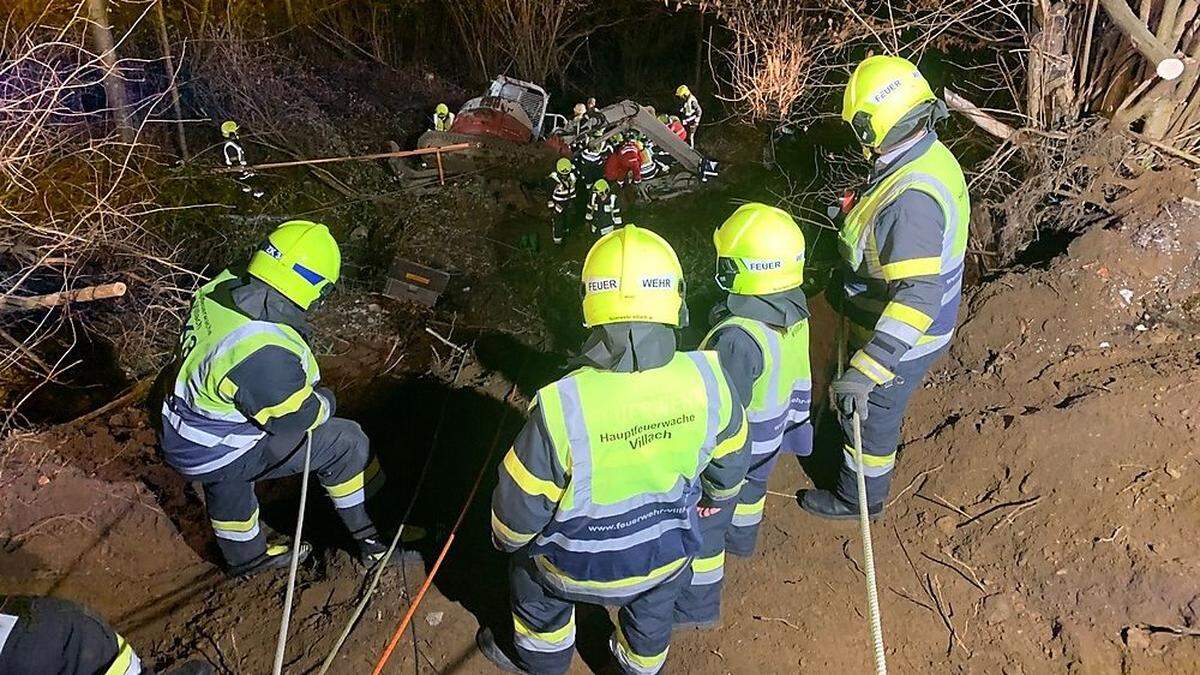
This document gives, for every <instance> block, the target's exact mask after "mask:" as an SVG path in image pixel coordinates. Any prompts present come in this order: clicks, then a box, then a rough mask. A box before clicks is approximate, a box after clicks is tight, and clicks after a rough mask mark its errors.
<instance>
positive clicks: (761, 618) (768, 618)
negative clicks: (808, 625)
mask: <svg viewBox="0 0 1200 675" xmlns="http://www.w3.org/2000/svg"><path fill="white" fill-rule="evenodd" d="M754 619H755V620H756V621H777V622H779V623H781V624H783V625H785V626H787V627H789V628H793V629H795V630H800V627H799V626H797V625H796V624H794V623H792V622H791V621H788V620H787V619H781V618H779V617H774V616H759V615H757V614H755V615H754Z"/></svg>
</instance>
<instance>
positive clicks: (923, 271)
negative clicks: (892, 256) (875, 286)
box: [881, 257, 942, 281]
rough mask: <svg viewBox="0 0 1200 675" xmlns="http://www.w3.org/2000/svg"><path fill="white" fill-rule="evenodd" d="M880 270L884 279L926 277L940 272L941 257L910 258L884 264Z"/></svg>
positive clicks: (895, 279)
mask: <svg viewBox="0 0 1200 675" xmlns="http://www.w3.org/2000/svg"><path fill="white" fill-rule="evenodd" d="M881 271H882V272H883V278H884V280H886V281H897V280H899V279H909V278H912V277H927V276H932V275H935V274H941V273H942V259H941V257H931V258H910V259H908V260H901V261H898V262H894V263H889V264H887V265H884V266H883V268H882V269H881Z"/></svg>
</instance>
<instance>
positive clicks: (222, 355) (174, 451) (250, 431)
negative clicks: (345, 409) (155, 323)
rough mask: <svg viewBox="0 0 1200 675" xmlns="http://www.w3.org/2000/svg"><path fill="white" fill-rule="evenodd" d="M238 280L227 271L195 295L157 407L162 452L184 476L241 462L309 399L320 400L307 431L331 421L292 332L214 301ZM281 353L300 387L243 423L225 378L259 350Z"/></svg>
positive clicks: (312, 362) (312, 367)
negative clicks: (290, 361)
mask: <svg viewBox="0 0 1200 675" xmlns="http://www.w3.org/2000/svg"><path fill="white" fill-rule="evenodd" d="M236 280H237V278H236V277H235V276H234V275H233V274H232V273H230V272H229V271H228V270H226V271H224V272H222V273H221V274H219V275H217V277H216V278H215V279H213V280H212V281H211V282H209V283H208V284H206V285H205V286H203V287H201V288H200V290H199V291H197V292H196V297H195V299H194V300H193V302H192V309H191V314H190V316H189V317H188V321H187V324H186V325H185V326H184V331H183V335H182V337H181V338H180V344H179V355H178V361H177V362H178V364H179V371H178V374H177V375H176V377H175V382H174V387H173V389H172V391H171V392H170V393H169V394H168V395H167V396H166V397H165V398H164V400H163V407H162V416H163V439H162V448H163V452H164V454H165V456H166V459H167V462H168V463H169V464H171V466H173V467H175V468H176V469H177V470H179V471H180V473H183V474H184V475H199V474H204V473H208V472H210V471H215V470H217V469H219V468H221V467H223V466H225V465H227V464H229V463H231V462H233V461H234V460H236V459H237V458H238V457H241V456H242V455H243V454H245V453H246V452H248V451H249V450H250V449H251V448H253V447H254V446H255V444H257V443H258V442H259V441H260V440H262V439H263V437H264V436H266V431H265V429H264V427H265V426H266V425H267V424H268V422H270V421H271V420H272V419H273V418H277V417H282V416H284V415H288V414H291V413H293V412H296V411H297V410H299V409H300V408H301V406H303V405H304V404H305V403H306V402H307V401H308V400H309V398H310V397H312V396H316V399H317V400H318V401H319V404H320V409H319V410H318V412H317V414H316V417H315V420H314V422H313V424H312V426H311V427H310V428H315V427H317V426H318V425H320V424H324V423H325V421H326V420H328V419H329V413H330V410H329V406H328V404H327V402H326V401H325V400H324V398H323V397H321V396H320V394H319V393H314V390H313V387H314V385H316V384H317V382H318V381H319V380H320V378H321V374H320V370H319V369H318V367H317V360H316V358H315V357H314V356H313V353H312V350H311V349H309V346H308V344H307V343H306V342H305V341H304V338H303V337H301V335H300V333H299V332H297V331H296V329H294V328H292V327H291V326H287V325H284V324H279V323H272V322H269V321H257V320H254V319H251V318H249V317H247V316H246V315H244V314H242V313H241V312H239V311H237V309H236V308H234V307H232V306H230V304H223V303H222V302H218V301H217V300H216V299H215V298H214V295H215V291H217V290H218V289H219V288H220V287H221V285H222V284H227V283H231V282H235V281H236ZM268 346H273V347H279V348H282V349H284V350H286V351H287V352H290V353H292V354H294V355H295V356H296V358H297V359H298V360H299V362H300V364H301V365H302V366H303V368H304V376H305V377H304V379H305V382H304V384H303V386H301V387H300V388H299V389H298V390H296V391H295V392H288V393H285V395H284V396H283V397H282V398H281V399H280V402H279V403H278V404H275V405H270V406H268V407H264V408H262V409H260V410H257V411H254V412H253V413H252V415H253V417H248V416H247V415H246V412H245V411H243V410H240V409H239V408H238V406H237V405H235V401H234V399H235V396H236V394H237V390H238V385H237V384H236V383H234V381H233V380H232V379H230V377H229V375H230V373H231V371H233V369H234V368H236V367H237V366H238V365H239V364H241V363H242V362H243V361H244V360H246V359H248V358H250V357H251V356H252V355H254V354H255V353H256V352H258V351H259V350H260V349H263V348H265V347H268Z"/></svg>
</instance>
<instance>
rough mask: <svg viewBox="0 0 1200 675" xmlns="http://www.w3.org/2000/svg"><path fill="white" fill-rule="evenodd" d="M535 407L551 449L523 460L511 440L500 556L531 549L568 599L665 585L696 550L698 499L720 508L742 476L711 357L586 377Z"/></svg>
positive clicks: (497, 519)
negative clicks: (511, 447) (509, 552)
mask: <svg viewBox="0 0 1200 675" xmlns="http://www.w3.org/2000/svg"><path fill="white" fill-rule="evenodd" d="M533 409H534V410H535V413H536V415H537V417H535V418H531V424H533V425H534V428H535V429H536V428H541V429H544V433H545V435H546V436H547V437H548V439H549V441H548V443H547V444H546V445H547V446H548V447H546V448H544V449H543V450H542V451H541V452H536V453H531V452H524V451H522V450H521V448H522V447H523V446H522V445H521V437H518V443H517V444H515V445H514V447H513V449H512V450H510V451H509V453H508V455H507V456H506V457H505V459H504V461H503V463H502V465H501V467H500V485H499V486H498V487H497V491H496V496H495V498H494V499H493V506H492V532H493V535H494V536H495V538H496V541H497V542H498V543H500V544H501V545H502V546H504V548H506V549H507V550H516V549H518V548H521V547H524V546H529V553H530V555H531V556H532V560H533V562H534V563H535V565H536V567H537V570H538V571H539V572H540V573H541V577H542V581H543V583H545V584H546V585H547V586H549V587H551V588H553V589H555V590H556V591H557V592H558V593H560V594H562V595H563V596H564V597H568V598H572V599H579V600H586V601H594V602H601V603H609V602H619V601H621V600H623V599H628V598H630V597H632V596H634V595H637V594H639V593H642V592H644V591H645V590H647V589H649V588H652V587H654V586H656V585H658V584H659V583H662V582H663V581H665V580H667V579H670V578H672V577H673V575H674V574H675V573H677V572H679V571H680V570H681V569H683V567H684V565H686V564H688V561H689V560H690V559H691V558H692V557H693V556H695V555H696V553H697V551H699V547H700V534H699V522H698V519H697V515H696V506H697V504H698V503H699V502H700V499H701V497H702V495H703V496H705V497H706V498H707V499H706V503H711V504H713V505H715V506H722V505H725V504H727V503H729V502H730V500H732V499H733V498H735V497H736V495H737V493H738V490H739V489H740V487H741V483H742V479H743V477H744V476H745V472H746V467H747V465H748V459H749V452H748V447H747V426H748V425H747V424H746V423H745V413H744V412H743V410H742V408H741V404H740V401H738V399H737V397H736V395H735V394H734V393H733V390H732V387H731V386H730V384H729V382H728V379H727V378H726V376H725V374H724V373H723V372H722V370H721V367H720V364H719V363H718V361H717V356H716V353H715V352H685V353H677V354H676V355H675V356H674V357H673V358H672V360H671V361H670V362H668V363H667V364H666V365H664V366H661V367H659V368H653V369H650V370H645V371H637V372H611V371H605V370H599V369H596V368H591V367H587V368H582V369H580V370H577V371H575V372H574V373H572V374H570V375H568V376H567V377H565V378H563V379H561V380H559V381H557V382H555V383H553V384H551V385H549V386H547V387H544V388H543V389H541V390H540V391H539V392H538V394H537V397H536V399H535V401H534V404H533ZM527 428H528V425H527ZM523 433H526V432H523Z"/></svg>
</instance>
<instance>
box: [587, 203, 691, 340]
mask: <svg viewBox="0 0 1200 675" xmlns="http://www.w3.org/2000/svg"><path fill="white" fill-rule="evenodd" d="M582 281H583V325H584V326H587V327H588V328H592V327H595V326H603V325H605V324H610V323H621V322H625V321H646V322H650V323H661V324H666V325H668V326H675V327H677V328H678V327H681V326H683V325H684V323H685V319H684V316H685V315H686V311H685V309H684V308H685V305H684V304H683V292H684V286H683V268H682V267H681V266H680V265H679V257H678V256H676V255H675V251H674V249H672V248H671V245H670V244H668V243H667V241H666V240H665V239H663V238H662V237H660V236H658V235H657V234H655V233H654V232H651V231H650V230H645V229H642V228H640V227H635V226H634V225H626V226H625V227H622V228H621V229H619V230H615V231H613V232H611V233H609V234H606V235H604V236H603V237H601V238H600V239H599V241H597V242H596V243H595V244H593V245H592V250H590V251H588V254H587V258H586V259H585V260H584V261H583V275H582Z"/></svg>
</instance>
